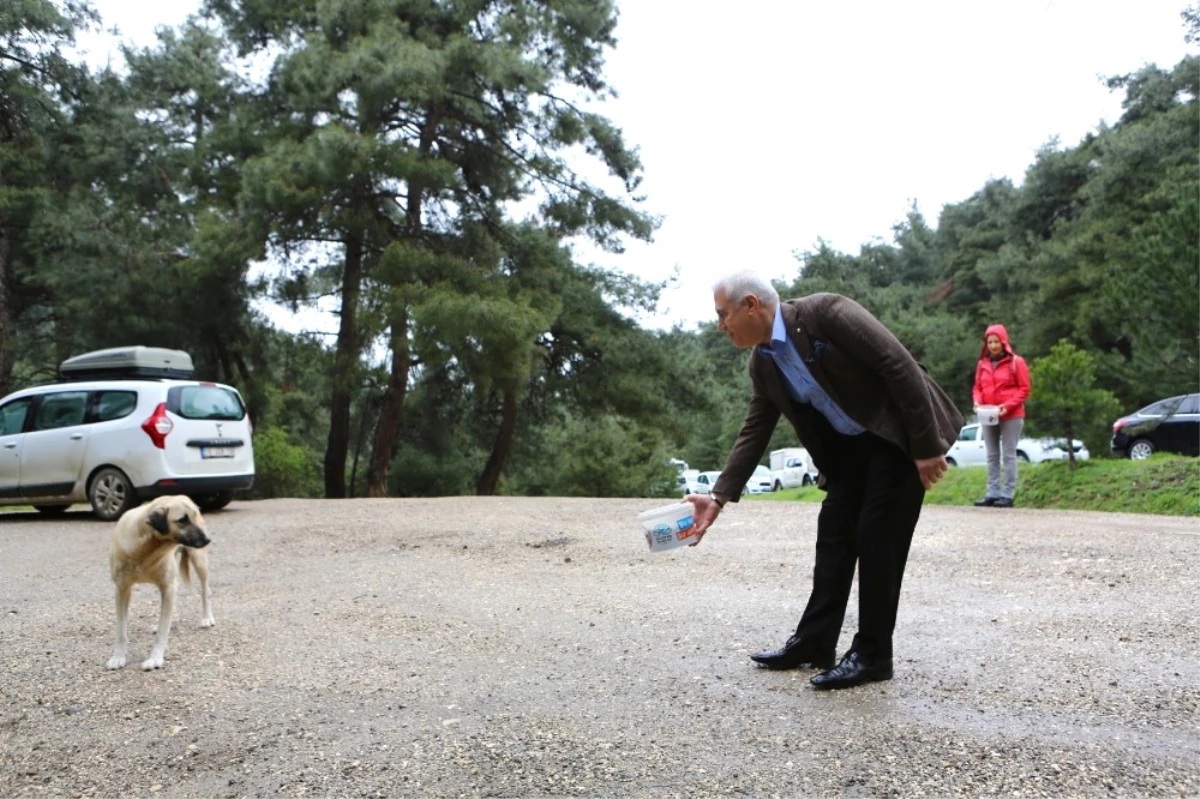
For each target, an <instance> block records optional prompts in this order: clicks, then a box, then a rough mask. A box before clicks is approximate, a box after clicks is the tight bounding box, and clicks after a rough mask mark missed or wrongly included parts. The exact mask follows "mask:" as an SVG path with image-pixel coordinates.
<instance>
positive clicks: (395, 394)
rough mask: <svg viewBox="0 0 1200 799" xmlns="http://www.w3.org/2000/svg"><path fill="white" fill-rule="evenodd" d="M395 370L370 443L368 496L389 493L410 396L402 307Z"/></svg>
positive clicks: (395, 336) (395, 344) (395, 332)
mask: <svg viewBox="0 0 1200 799" xmlns="http://www.w3.org/2000/svg"><path fill="white" fill-rule="evenodd" d="M391 337H392V372H391V376H390V377H389V378H388V387H387V390H386V391H385V392H384V393H383V400H382V402H381V403H380V407H379V423H378V424H377V425H376V426H375V443H374V444H373V445H372V446H371V465H370V467H369V468H368V470H367V496H368V497H386V496H387V495H388V471H389V469H390V467H391V464H392V458H393V457H394V456H395V454H396V435H397V433H399V431H400V420H401V419H402V418H403V416H404V399H405V397H407V396H408V367H409V359H408V315H407V314H406V313H404V312H403V311H401V313H400V318H399V319H397V320H396V321H395V322H394V323H393V324H392V330H391Z"/></svg>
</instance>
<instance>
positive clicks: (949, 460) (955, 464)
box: [946, 458, 958, 466]
mask: <svg viewBox="0 0 1200 799" xmlns="http://www.w3.org/2000/svg"><path fill="white" fill-rule="evenodd" d="M946 463H948V464H950V465H951V466H957V465H958V464H957V463H956V462H955V460H954V458H946Z"/></svg>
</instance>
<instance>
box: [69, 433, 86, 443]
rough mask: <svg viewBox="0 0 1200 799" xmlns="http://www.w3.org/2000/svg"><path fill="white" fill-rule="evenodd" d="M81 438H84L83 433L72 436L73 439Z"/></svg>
mask: <svg viewBox="0 0 1200 799" xmlns="http://www.w3.org/2000/svg"><path fill="white" fill-rule="evenodd" d="M81 438H83V433H75V434H74V435H72V436H71V440H72V441H78V440H79V439H81Z"/></svg>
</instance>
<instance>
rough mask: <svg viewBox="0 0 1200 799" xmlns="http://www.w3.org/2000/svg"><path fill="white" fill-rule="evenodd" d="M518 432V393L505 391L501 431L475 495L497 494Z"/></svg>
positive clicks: (480, 477)
mask: <svg viewBox="0 0 1200 799" xmlns="http://www.w3.org/2000/svg"><path fill="white" fill-rule="evenodd" d="M516 432H517V391H516V389H512V388H509V389H505V390H504V413H503V416H502V417H501V419H500V430H499V431H498V432H497V433H496V440H495V441H494V442H493V443H492V454H491V455H490V456H489V457H488V461H487V464H486V465H485V466H484V467H483V473H482V474H480V475H479V481H478V482H476V483H475V493H476V494H477V495H479V496H481V497H490V496H492V495H493V494H495V493H496V486H498V485H499V484H500V475H502V474H504V465H505V464H506V463H508V456H509V455H510V454H511V453H512V443H513V438H514V437H515V436H516Z"/></svg>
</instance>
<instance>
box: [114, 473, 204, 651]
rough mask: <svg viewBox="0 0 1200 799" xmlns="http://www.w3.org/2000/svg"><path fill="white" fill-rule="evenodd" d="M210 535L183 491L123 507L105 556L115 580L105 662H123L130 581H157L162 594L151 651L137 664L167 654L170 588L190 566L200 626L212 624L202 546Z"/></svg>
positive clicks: (172, 590) (172, 596)
mask: <svg viewBox="0 0 1200 799" xmlns="http://www.w3.org/2000/svg"><path fill="white" fill-rule="evenodd" d="M211 541H212V539H211V538H209V537H208V530H207V528H206V527H205V525H204V517H203V516H201V515H200V509H199V508H197V507H196V503H194V502H192V500H191V499H190V498H188V497H185V496H176V497H159V498H158V499H155V500H153V501H152V502H150V503H148V504H146V505H142V506H141V507H138V508H131V509H130V510H127V511H125V513H124V514H123V515H122V516H121V518H120V520H118V521H117V527H116V529H115V530H113V537H112V550H111V553H110V556H109V562H110V564H111V565H112V578H113V582H114V583H116V586H117V642H116V647H115V648H114V649H113V655H112V657H111V658H109V661H108V667H109V668H110V669H119V668H121V667H123V666H124V665H125V654H126V649H127V647H128V645H129V638H128V629H127V628H128V626H129V600H130V598H131V597H132V595H133V586H134V584H135V583H152V584H154V585H156V586H158V592H159V594H160V596H161V599H162V607H161V608H160V610H159V616H158V629H157V631H156V632H155V636H154V647H153V648H152V649H151V650H150V657H149V658H148V659H146V660H145V661H143V662H142V668H143V669H144V670H147V671H149V670H150V669H161V668H162V666H163V661H164V660H165V658H166V655H167V636H168V635H170V633H171V616H172V614H173V612H174V610H175V593H176V589H177V587H178V585H179V575H180V573H182V574H183V579H185V580H187V579H189V578H190V576H191V575H190V568H189V567H194V568H195V570H196V577H197V579H198V581H199V583H200V597H201V600H202V601H203V603H204V616H203V618H201V619H200V626H201V627H212V626H213V625H214V624H216V621H215V620H214V619H213V614H212V604H211V602H210V600H209V595H208V553H207V552H205V551H204V549H203V547H206V546H208V544H209V543H210V542H211Z"/></svg>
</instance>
